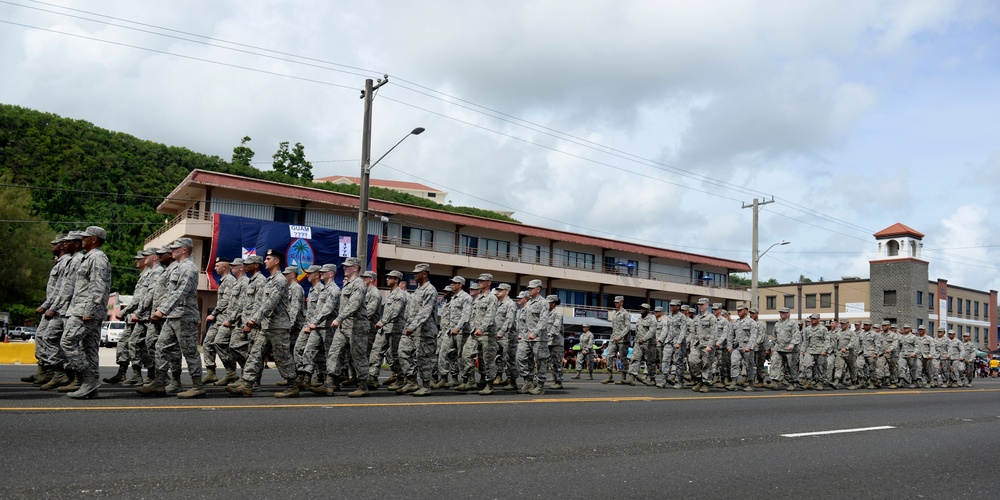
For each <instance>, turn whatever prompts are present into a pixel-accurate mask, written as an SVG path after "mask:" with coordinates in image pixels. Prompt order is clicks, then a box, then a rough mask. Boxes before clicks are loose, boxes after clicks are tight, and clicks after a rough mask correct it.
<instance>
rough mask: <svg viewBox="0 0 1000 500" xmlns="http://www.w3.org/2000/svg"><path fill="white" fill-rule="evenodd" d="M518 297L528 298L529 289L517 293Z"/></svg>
mask: <svg viewBox="0 0 1000 500" xmlns="http://www.w3.org/2000/svg"><path fill="white" fill-rule="evenodd" d="M517 298H519V299H526V298H528V291H527V290H522V291H521V292H520V293H518V294H517Z"/></svg>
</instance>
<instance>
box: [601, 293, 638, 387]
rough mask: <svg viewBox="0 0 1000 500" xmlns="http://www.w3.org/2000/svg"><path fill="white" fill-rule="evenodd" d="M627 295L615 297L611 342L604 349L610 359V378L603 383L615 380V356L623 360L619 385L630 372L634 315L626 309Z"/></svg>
mask: <svg viewBox="0 0 1000 500" xmlns="http://www.w3.org/2000/svg"><path fill="white" fill-rule="evenodd" d="M624 305H625V297H623V296H621V295H618V296H616V297H615V310H614V311H612V312H611V342H608V345H607V347H606V348H605V349H604V359H606V360H607V361H608V378H607V380H604V381H602V382H601V383H602V384H611V383H614V381H615V373H614V368H615V357H616V356H617V357H618V358H619V359H620V360H621V364H622V366H621V377H622V379H621V381H619V382H618V384H619V385H621V384H624V383H625V377H626V375H625V374H626V373H628V367H627V362H628V334H629V330H630V329H631V325H632V315H631V314H629V312H628V311H626V310H625V307H624Z"/></svg>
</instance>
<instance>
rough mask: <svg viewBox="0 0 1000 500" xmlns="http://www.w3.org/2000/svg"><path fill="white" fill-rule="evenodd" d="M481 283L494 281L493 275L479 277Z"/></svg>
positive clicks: (486, 274)
mask: <svg viewBox="0 0 1000 500" xmlns="http://www.w3.org/2000/svg"><path fill="white" fill-rule="evenodd" d="M479 280H480V281H493V275H492V274H490V273H483V274H480V275H479Z"/></svg>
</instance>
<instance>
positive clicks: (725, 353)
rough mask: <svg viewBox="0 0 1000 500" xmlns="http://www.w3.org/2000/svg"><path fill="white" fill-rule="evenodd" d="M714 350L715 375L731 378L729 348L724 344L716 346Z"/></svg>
mask: <svg viewBox="0 0 1000 500" xmlns="http://www.w3.org/2000/svg"><path fill="white" fill-rule="evenodd" d="M712 352H714V353H715V354H716V355H715V364H714V365H713V369H714V373H713V374H712V375H713V377H717V378H719V379H720V380H721V379H727V378H729V373H730V366H729V350H728V349H727V348H726V347H725V346H723V347H721V348H716V349H714V350H713V351H712Z"/></svg>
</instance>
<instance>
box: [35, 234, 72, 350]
mask: <svg viewBox="0 0 1000 500" xmlns="http://www.w3.org/2000/svg"><path fill="white" fill-rule="evenodd" d="M77 256H79V258H76V257H77ZM81 260H83V252H77V253H75V254H73V255H70V254H68V253H65V254H63V255H60V256H59V259H58V260H56V263H55V265H54V266H52V270H51V271H49V281H48V283H47V284H46V287H45V302H42V307H44V308H45V309H46V310H47V311H54V312H55V315H53V316H52V317H51V318H49V317H46V316H43V317H42V321H41V322H40V323H39V325H38V331H37V332H36V333H35V357H36V358H38V364H39V365H41V366H44V367H48V368H57V367H60V368H61V367H62V365H63V364H64V363H65V362H66V355H65V354H64V353H63V352H62V347H61V346H60V340H61V339H62V335H63V328H64V327H65V322H66V311H67V309H69V302H70V299H71V298H72V296H73V286H74V285H75V282H76V280H75V277H76V271H77V270H78V269H79V266H80V261H81Z"/></svg>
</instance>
